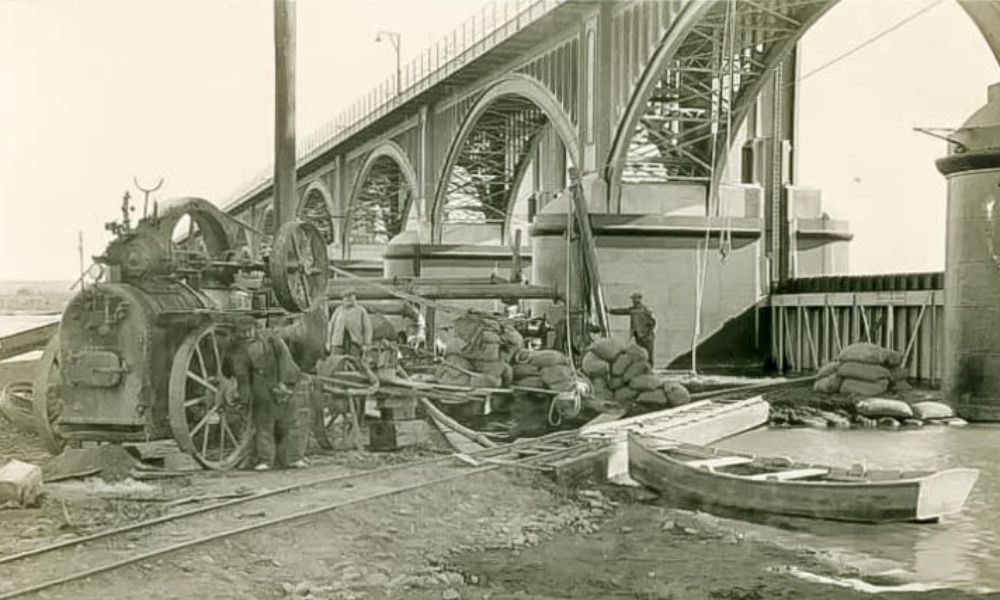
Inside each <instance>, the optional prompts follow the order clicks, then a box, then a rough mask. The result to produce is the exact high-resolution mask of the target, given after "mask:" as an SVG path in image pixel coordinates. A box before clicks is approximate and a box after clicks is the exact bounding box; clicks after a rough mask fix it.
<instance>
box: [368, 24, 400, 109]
mask: <svg viewBox="0 0 1000 600" xmlns="http://www.w3.org/2000/svg"><path fill="white" fill-rule="evenodd" d="M401 38H402V36H401V35H400V34H398V33H396V32H395V31H384V30H383V31H379V32H378V33H376V34H375V41H376V42H383V41H385V40H386V39H388V40H389V41H390V42H392V48H393V50H395V51H396V95H397V96H398V95H399V93H400V92H402V91H403V85H402V83H403V71H402V69H401V68H400V64H399V61H400V46H401V45H402V43H401Z"/></svg>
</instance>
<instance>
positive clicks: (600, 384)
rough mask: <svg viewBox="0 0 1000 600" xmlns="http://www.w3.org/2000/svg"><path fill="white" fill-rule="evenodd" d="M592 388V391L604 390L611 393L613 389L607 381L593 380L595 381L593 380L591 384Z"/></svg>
mask: <svg viewBox="0 0 1000 600" xmlns="http://www.w3.org/2000/svg"><path fill="white" fill-rule="evenodd" d="M590 388H591V389H592V390H594V391H595V392H599V391H602V390H606V391H611V388H609V387H608V381H607V380H606V379H593V380H591V382H590Z"/></svg>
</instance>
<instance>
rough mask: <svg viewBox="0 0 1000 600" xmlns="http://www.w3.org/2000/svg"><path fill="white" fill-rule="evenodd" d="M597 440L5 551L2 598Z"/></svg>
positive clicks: (571, 438)
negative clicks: (21, 550)
mask: <svg viewBox="0 0 1000 600" xmlns="http://www.w3.org/2000/svg"><path fill="white" fill-rule="evenodd" d="M599 444H600V442H593V441H587V440H583V439H581V438H580V437H579V436H578V435H577V432H576V431H569V432H560V433H557V434H552V435H549V436H545V437H542V438H537V439H534V440H526V441H519V442H515V443H512V444H505V445H503V446H498V447H495V448H489V449H484V450H482V451H477V452H474V453H469V454H460V455H454V454H452V455H447V456H442V457H438V458H433V459H429V460H424V461H419V462H413V463H404V464H400V465H393V466H389V467H384V468H380V469H374V470H371V471H364V472H360V473H353V474H347V475H337V476H329V477H320V478H316V479H312V480H308V481H304V482H300V483H296V484H292V485H288V486H284V487H281V488H274V489H271V490H264V491H261V492H258V493H255V494H252V495H250V496H245V497H241V498H235V499H232V500H227V501H223V502H219V503H215V504H210V505H205V506H201V507H198V508H194V509H189V510H185V511H182V512H178V513H174V514H169V515H164V516H161V517H157V518H154V519H149V520H145V521H140V522H136V523H132V524H130V525H126V526H122V527H117V528H114V529H109V530H105V531H102V532H98V533H94V534H91V535H87V536H84V537H81V538H76V539H72V540H67V541H64V542H59V543H55V544H50V545H47V546H42V547H39V548H35V549H32V550H27V551H24V552H20V553H17V554H12V555H9V556H4V557H0V600H6V599H9V598H20V597H24V596H27V595H31V594H36V593H38V592H42V591H45V590H49V589H52V588H56V587H58V586H62V585H66V584H69V583H72V582H75V581H79V580H82V579H85V578H88V577H93V576H95V575H100V574H104V573H109V572H113V571H115V570H118V569H121V568H124V567H127V566H130V565H134V564H138V563H142V562H145V561H149V560H151V559H155V558H158V557H162V556H164V555H167V554H172V553H178V552H183V551H185V550H189V549H192V548H196V547H199V546H202V545H205V544H209V543H211V542H215V541H217V540H222V539H225V538H229V537H233V536H238V535H241V534H244V533H247V532H251V531H257V530H261V529H266V528H268V527H274V526H277V525H282V524H286V523H291V522H294V521H298V520H302V519H307V518H309V517H313V516H316V515H321V514H324V513H327V512H331V511H335V510H337V509H340V508H345V507H348V506H352V505H357V504H363V503H365V502H370V501H374V500H377V499H380V498H386V497H389V496H394V495H398V494H403V493H406V492H410V491H414V490H418V489H420V488H424V487H428V486H433V485H439V484H443V483H447V482H449V481H454V480H457V479H461V478H464V477H469V476H472V475H476V474H479V473H484V472H487V471H491V470H495V469H500V468H503V467H523V468H527V469H532V470H541V471H545V470H548V469H549V467H548V465H549V464H550V463H551V462H553V461H555V460H559V459H563V458H566V457H569V456H573V455H575V454H579V453H582V452H586V451H589V450H590V449H592V448H594V447H595V446H596V445H599ZM459 459H461V460H459ZM368 479H370V480H373V481H371V482H370V483H366V485H365V486H364V487H363V488H362V487H360V486H358V485H357V483H358V482H359V481H362V480H368Z"/></svg>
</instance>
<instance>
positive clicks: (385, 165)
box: [348, 156, 413, 244]
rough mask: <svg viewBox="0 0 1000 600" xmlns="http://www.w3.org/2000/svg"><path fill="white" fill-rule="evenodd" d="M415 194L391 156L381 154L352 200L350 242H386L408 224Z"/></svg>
mask: <svg viewBox="0 0 1000 600" xmlns="http://www.w3.org/2000/svg"><path fill="white" fill-rule="evenodd" d="M412 199H413V193H412V191H411V190H410V186H409V185H408V184H407V181H406V178H405V176H404V175H403V172H402V170H400V168H399V165H398V164H396V161H394V160H393V159H392V158H391V157H388V156H382V157H380V158H379V159H378V160H376V161H375V162H374V163H372V165H371V167H370V168H369V170H368V174H367V175H366V176H365V180H364V183H363V184H362V185H361V190H360V191H359V192H358V197H357V198H355V199H354V201H353V202H352V203H351V208H350V221H349V227H350V231H349V236H348V237H349V239H350V243H351V244H386V243H388V242H389V240H391V239H392V238H394V237H395V236H396V235H398V234H399V233H400V232H401V231H402V230H403V227H404V226H405V225H406V216H407V213H408V211H409V208H410V203H411V201H412Z"/></svg>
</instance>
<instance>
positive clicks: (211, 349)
mask: <svg viewBox="0 0 1000 600" xmlns="http://www.w3.org/2000/svg"><path fill="white" fill-rule="evenodd" d="M222 337H223V336H220V335H219V326H218V325H215V324H212V325H207V326H204V327H201V328H199V329H197V330H196V331H194V332H193V333H191V334H190V335H188V337H187V338H186V339H185V340H184V342H183V343H182V344H181V345H180V348H178V350H177V354H176V355H175V356H174V363H173V366H172V367H171V370H170V385H169V390H168V394H169V410H170V429H171V431H172V432H173V434H174V439H175V440H177V445H178V446H180V448H181V450H184V451H185V452H188V453H189V454H191V455H192V456H193V457H194V459H195V460H197V461H198V462H199V463H201V465H202V466H204V467H205V468H207V469H232V468H234V467H237V466H239V464H240V462H242V460H243V459H244V457H245V456H246V453H247V450H248V449H249V447H250V441H251V439H252V437H253V424H252V420H251V415H250V399H249V398H239V397H238V395H237V393H236V388H235V382H234V381H232V380H230V379H227V378H226V377H225V376H224V375H223V373H222V365H223V360H224V358H225V356H226V351H227V349H228V348H227V346H226V345H225V344H223V343H222V339H221V338H222Z"/></svg>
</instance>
